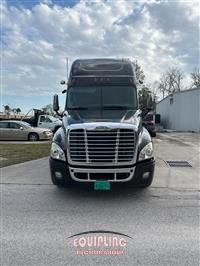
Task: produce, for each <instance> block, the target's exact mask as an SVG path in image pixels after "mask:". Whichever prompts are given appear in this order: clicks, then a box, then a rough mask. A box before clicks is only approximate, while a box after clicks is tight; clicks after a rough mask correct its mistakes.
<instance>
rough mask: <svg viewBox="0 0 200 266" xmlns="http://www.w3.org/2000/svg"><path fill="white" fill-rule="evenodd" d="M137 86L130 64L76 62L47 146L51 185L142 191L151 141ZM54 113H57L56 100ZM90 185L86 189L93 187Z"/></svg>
mask: <svg viewBox="0 0 200 266" xmlns="http://www.w3.org/2000/svg"><path fill="white" fill-rule="evenodd" d="M136 84H137V82H136V79H135V73H134V68H133V65H132V63H131V62H130V61H127V60H119V59H85V60H76V61H74V62H73V64H72V66H71V71H70V75H69V80H68V83H67V89H66V90H65V91H64V92H66V104H65V110H64V112H63V113H62V127H60V128H59V129H58V130H57V131H56V133H55V135H54V137H53V141H52V146H51V156H50V171H51V178H52V182H53V184H55V185H57V186H69V185H70V184H76V183H77V182H81V183H84V182H85V183H86V182H88V183H93V184H94V188H96V189H109V188H110V185H111V184H113V183H121V185H123V184H124V185H126V186H130V187H135V186H138V187H148V186H150V185H151V183H152V180H153V175H154V165H155V160H154V155H153V145H152V140H151V136H150V134H149V133H148V131H147V130H146V128H145V127H143V126H142V119H143V117H144V116H145V115H146V114H147V113H148V112H149V111H150V110H151V106H152V98H151V97H149V98H148V101H147V108H146V109H145V110H140V109H139V105H138V97H137V85H136ZM53 108H54V111H56V112H57V113H59V100H58V95H54V101H53ZM93 184H92V185H93Z"/></svg>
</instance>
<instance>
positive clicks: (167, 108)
mask: <svg viewBox="0 0 200 266" xmlns="http://www.w3.org/2000/svg"><path fill="white" fill-rule="evenodd" d="M156 112H157V113H158V114H160V115H161V124H162V125H163V127H164V128H166V129H174V130H178V131H195V132H200V87H198V88H194V89H189V90H185V91H180V92H176V93H173V94H171V95H169V96H167V97H166V98H164V99H163V100H161V101H160V102H159V103H157V106H156Z"/></svg>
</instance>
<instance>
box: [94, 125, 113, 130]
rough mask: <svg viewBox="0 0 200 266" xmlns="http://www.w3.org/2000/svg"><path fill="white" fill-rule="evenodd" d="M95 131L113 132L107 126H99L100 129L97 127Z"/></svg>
mask: <svg viewBox="0 0 200 266" xmlns="http://www.w3.org/2000/svg"><path fill="white" fill-rule="evenodd" d="M95 130H111V128H109V127H105V126H99V127H95Z"/></svg>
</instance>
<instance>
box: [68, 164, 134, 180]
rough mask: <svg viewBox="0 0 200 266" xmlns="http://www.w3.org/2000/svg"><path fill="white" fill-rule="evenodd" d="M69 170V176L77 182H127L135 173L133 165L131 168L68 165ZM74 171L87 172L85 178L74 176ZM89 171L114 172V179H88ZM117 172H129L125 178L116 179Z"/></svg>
mask: <svg viewBox="0 0 200 266" xmlns="http://www.w3.org/2000/svg"><path fill="white" fill-rule="evenodd" d="M69 172H70V175H71V178H72V179H73V180H74V181H78V182H97V181H98V182H101V181H103V182H127V181H130V180H131V179H132V178H133V175H134V173H135V167H131V168H113V169H91V168H90V169H88V168H74V167H69ZM75 173H86V174H87V179H80V178H77V177H76V176H75ZM90 173H102V174H103V173H113V174H114V179H111V180H95V179H90ZM117 173H129V176H128V177H127V178H125V179H117Z"/></svg>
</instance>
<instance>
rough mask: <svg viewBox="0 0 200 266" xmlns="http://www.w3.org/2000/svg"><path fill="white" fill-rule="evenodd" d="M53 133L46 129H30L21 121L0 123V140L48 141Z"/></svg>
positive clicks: (29, 126) (30, 127)
mask: <svg viewBox="0 0 200 266" xmlns="http://www.w3.org/2000/svg"><path fill="white" fill-rule="evenodd" d="M52 136H53V133H52V131H51V130H49V129H46V128H37V127H32V126H31V125H30V124H28V123H26V122H22V121H13V120H12V121H10V120H6V121H0V140H30V141H37V140H45V139H46V140H48V139H51V138H52Z"/></svg>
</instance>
